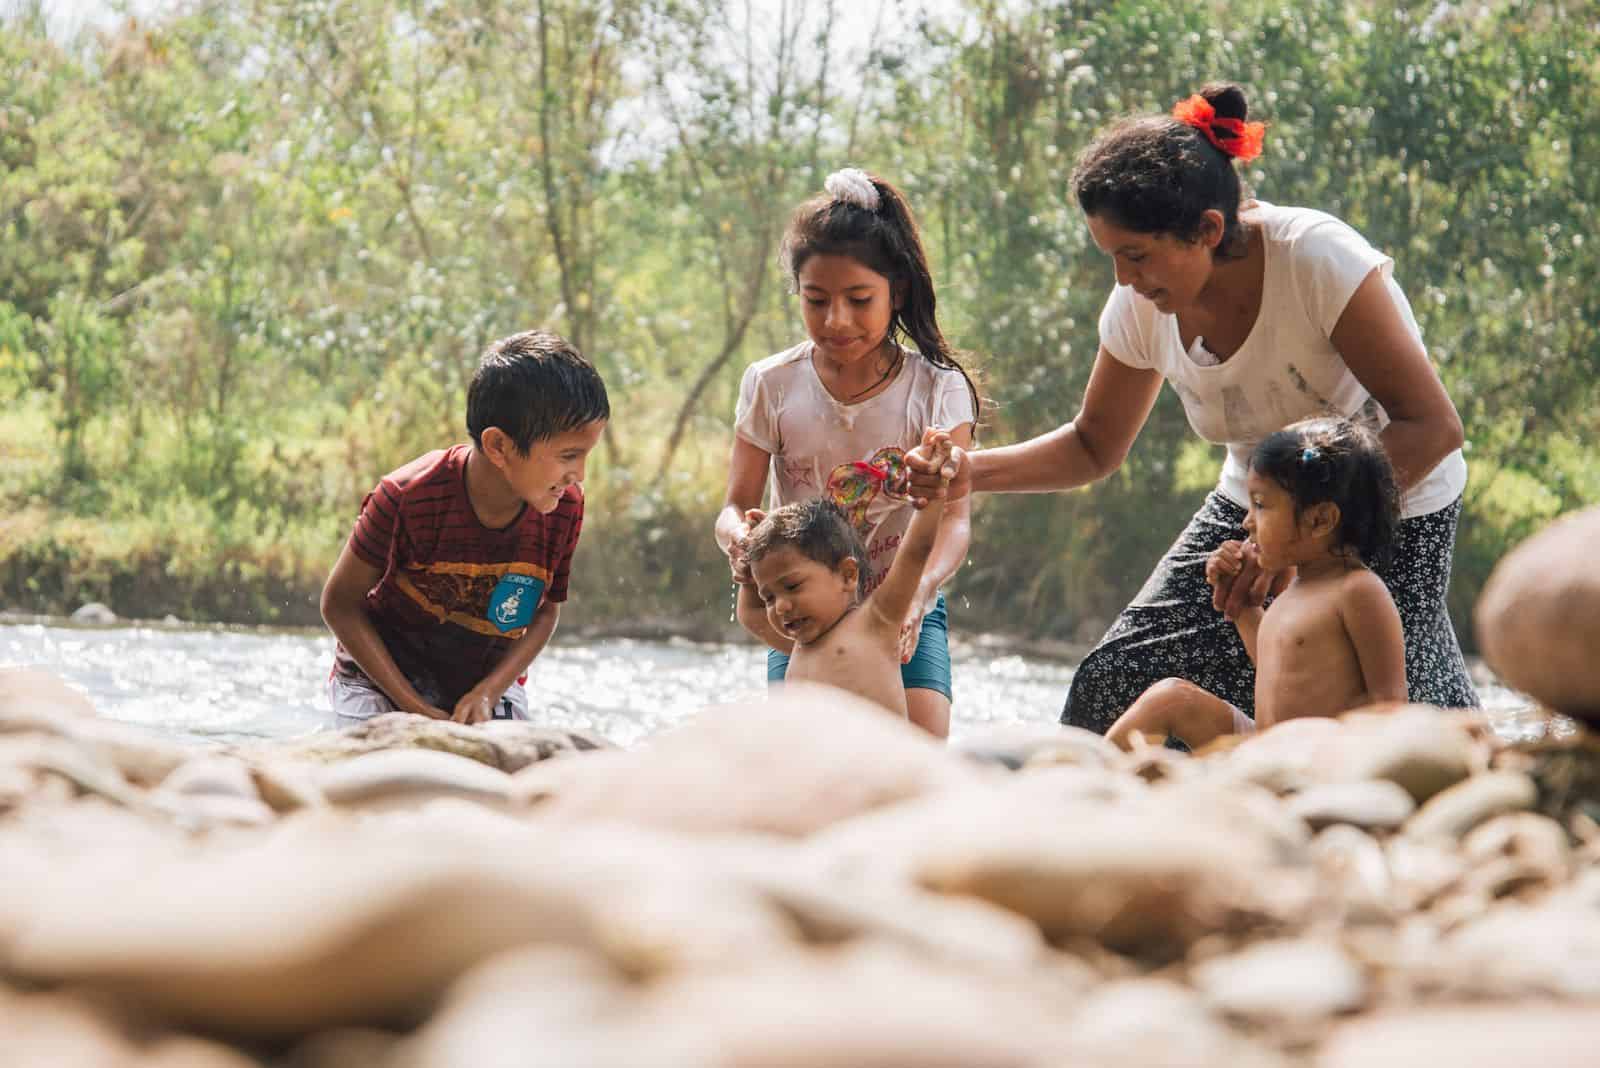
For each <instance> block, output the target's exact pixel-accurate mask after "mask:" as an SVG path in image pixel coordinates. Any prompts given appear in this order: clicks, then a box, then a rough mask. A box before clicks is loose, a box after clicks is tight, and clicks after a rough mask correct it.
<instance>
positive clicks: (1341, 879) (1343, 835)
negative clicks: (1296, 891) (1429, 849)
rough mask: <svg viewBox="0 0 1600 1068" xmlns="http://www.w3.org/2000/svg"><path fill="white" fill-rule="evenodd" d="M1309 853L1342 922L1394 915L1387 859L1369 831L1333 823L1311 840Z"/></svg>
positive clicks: (1375, 919)
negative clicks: (1335, 901) (1336, 905)
mask: <svg viewBox="0 0 1600 1068" xmlns="http://www.w3.org/2000/svg"><path fill="white" fill-rule="evenodd" d="M1408 800H1409V795H1408ZM1311 853H1312V856H1313V857H1314V858H1315V860H1316V864H1317V867H1318V869H1319V870H1320V871H1321V873H1322V875H1323V879H1322V880H1321V881H1320V884H1319V886H1320V887H1321V888H1326V889H1330V890H1332V891H1333V893H1334V896H1335V897H1336V898H1337V901H1338V904H1339V907H1340V909H1341V910H1342V915H1343V919H1344V920H1345V922H1347V923H1373V922H1382V921H1386V920H1390V919H1392V918H1393V917H1394V914H1395V909H1396V906H1397V902H1396V901H1395V900H1394V880H1393V879H1392V878H1391V877H1390V875H1389V861H1388V858H1387V857H1385V856H1384V852H1383V847H1382V846H1381V845H1379V844H1378V843H1377V841H1376V840H1375V839H1374V838H1373V837H1372V836H1371V835H1369V834H1367V833H1366V832H1365V831H1363V830H1360V829H1359V828H1357V827H1354V826H1352V825H1350V824H1347V823H1336V824H1334V825H1333V826H1331V827H1329V828H1328V829H1327V830H1325V831H1323V832H1322V833H1321V834H1319V835H1317V837H1316V838H1315V839H1313V840H1312V843H1311Z"/></svg>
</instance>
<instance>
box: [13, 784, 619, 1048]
mask: <svg viewBox="0 0 1600 1068" xmlns="http://www.w3.org/2000/svg"><path fill="white" fill-rule="evenodd" d="M536 854H537V839H534V838H516V837H511V836H506V837H503V838H501V839H498V840H492V839H478V838H473V837H469V836H462V835H460V834H454V835H451V834H445V833H439V832H434V833H428V834H424V833H421V832H420V831H419V832H415V833H411V834H409V835H386V836H383V837H382V838H379V837H377V836H373V835H370V834H365V833H363V832H362V829H361V828H360V826H359V825H357V824H354V823H352V822H351V821H348V820H338V819H336V818H335V816H334V814H327V815H318V814H311V815H309V816H306V817H301V818H299V819H297V820H296V821H295V822H294V823H293V824H291V825H280V826H279V828H278V829H277V830H276V831H274V832H272V833H269V834H268V835H266V836H263V837H260V838H253V839H252V840H251V844H249V845H248V846H247V847H243V848H237V849H234V850H231V851H229V850H222V849H219V848H211V849H207V850H201V851H197V852H194V853H192V854H188V855H184V856H182V857H179V858H156V859H153V860H151V861H150V862H146V863H141V864H140V866H139V870H138V878H136V879H128V878H124V879H122V880H120V885H118V887H117V892H116V893H111V894H108V893H106V881H105V880H104V878H103V877H99V875H100V872H101V871H102V870H103V868H104V865H103V864H101V863H99V862H96V861H94V860H93V858H85V863H81V864H80V863H75V862H73V861H71V860H70V859H67V860H64V861H62V862H59V863H56V864H54V865H52V866H51V867H50V868H48V869H46V870H44V871H35V872H34V873H33V875H32V877H31V878H29V879H28V884H27V885H20V886H19V885H15V883H14V882H13V884H12V885H10V886H9V887H8V890H9V891H10V892H11V893H12V894H15V895H17V896H18V897H19V898H22V899H25V900H26V901H27V902H28V906H27V912H28V914H27V922H26V923H23V924H20V925H18V926H17V928H16V929H15V930H14V931H13V932H12V933H11V937H10V938H9V945H8V946H7V947H6V954H5V959H6V969H7V971H8V973H10V974H11V975H14V976H16V977H18V978H20V979H23V980H25V981H31V982H37V983H46V984H65V985H71V986H74V987H78V988H81V989H84V990H86V991H89V992H97V993H103V994H105V995H107V996H109V997H112V998H114V999H116V1000H118V1001H120V1002H121V1003H123V1004H124V1005H126V1006H128V1007H129V1008H130V1010H131V1011H135V1012H140V1013H154V1014H157V1015H159V1016H162V1017H165V1018H169V1019H173V1020H175V1021H178V1022H180V1023H184V1024H187V1025H189V1026H192V1027H195V1028H197V1029H201V1030H206V1031H210V1032H213V1033H224V1034H230V1035H241V1036H259V1037H265V1038H276V1039H284V1038H293V1037H297V1036H303V1035H305V1034H308V1033H310V1032H311V1031H314V1030H317V1029H319V1028H323V1027H328V1026H335V1025H393V1024H399V1025H405V1024H414V1023H416V1022H417V1021H418V1020H419V1019H420V1018H421V1017H422V1016H423V1015H425V1013H426V1012H427V1010H428V1009H429V1008H430V1007H431V1006H432V1004H433V1003H434V1000H435V999H436V998H437V996H438V995H439V994H440V993H441V992H442V991H443V990H444V989H445V987H446V986H447V985H448V983H450V982H451V981H452V980H454V979H455V978H456V977H457V976H459V975H460V974H462V973H463V972H464V971H466V970H467V969H468V968H470V967H471V966H472V965H474V964H476V963H477V962H478V961H480V960H482V959H484V958H485V957H487V956H489V955H491V954H494V953H498V952H500V951H501V950H504V949H506V948H509V947H514V946H518V945H523V944H527V943H530V942H551V943H558V944H559V943H566V944H573V943H583V944H588V943H590V942H591V941H592V935H591V934H590V933H589V931H590V926H589V917H590V911H589V907H588V904H587V899H588V896H589V895H588V894H586V893H585V888H584V887H581V886H580V885H578V880H576V879H575V878H574V877H573V876H572V875H570V874H568V873H567V872H566V871H565V866H564V865H562V864H560V863H556V862H547V861H546V858H545V857H543V856H539V855H536ZM91 873H93V874H94V875H95V876H96V877H93V878H90V877H89V876H90V875H91Z"/></svg>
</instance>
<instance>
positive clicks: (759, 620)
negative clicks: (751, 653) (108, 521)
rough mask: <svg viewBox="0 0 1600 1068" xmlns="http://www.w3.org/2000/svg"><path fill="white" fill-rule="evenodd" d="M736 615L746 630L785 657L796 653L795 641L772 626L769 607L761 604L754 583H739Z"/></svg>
mask: <svg viewBox="0 0 1600 1068" xmlns="http://www.w3.org/2000/svg"><path fill="white" fill-rule="evenodd" d="M735 614H736V615H738V617H739V622H740V623H742V624H744V629H745V630H747V631H749V632H750V633H751V634H753V635H755V636H756V637H757V638H760V639H761V640H762V641H764V642H766V643H767V644H768V645H770V646H772V648H774V649H776V650H778V652H780V653H782V654H783V655H784V656H788V655H790V654H791V653H792V652H793V651H794V639H793V638H790V637H788V636H787V635H785V634H784V633H783V632H782V631H780V630H778V629H777V628H776V627H774V626H773V625H772V620H771V618H770V617H768V615H767V606H766V605H764V604H762V603H761V596H760V595H759V594H758V593H756V584H755V583H754V582H741V583H739V604H738V607H737V608H736V609H735Z"/></svg>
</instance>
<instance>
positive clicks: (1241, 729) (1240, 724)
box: [1228, 704, 1256, 734]
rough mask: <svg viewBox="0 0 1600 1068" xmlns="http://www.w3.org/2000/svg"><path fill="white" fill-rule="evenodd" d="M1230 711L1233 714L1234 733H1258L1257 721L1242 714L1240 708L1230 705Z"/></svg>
mask: <svg viewBox="0 0 1600 1068" xmlns="http://www.w3.org/2000/svg"><path fill="white" fill-rule="evenodd" d="M1228 711H1229V712H1232V713H1233V733H1235V734H1254V733H1255V732H1256V721H1255V720H1253V719H1251V718H1250V717H1249V716H1247V715H1245V714H1244V713H1243V712H1240V711H1239V706H1237V705H1233V704H1230V705H1228Z"/></svg>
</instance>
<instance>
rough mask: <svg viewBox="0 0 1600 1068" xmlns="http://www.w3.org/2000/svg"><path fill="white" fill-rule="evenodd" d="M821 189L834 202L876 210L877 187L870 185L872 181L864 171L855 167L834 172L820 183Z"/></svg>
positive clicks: (877, 200)
mask: <svg viewBox="0 0 1600 1068" xmlns="http://www.w3.org/2000/svg"><path fill="white" fill-rule="evenodd" d="M822 188H823V189H825V190H827V192H828V195H829V196H831V197H833V199H835V200H842V201H844V202H845V203H846V204H854V205H855V206H856V207H858V208H865V209H867V210H868V211H877V210H878V203H879V198H878V187H877V186H875V185H873V184H872V179H871V178H868V177H867V172H866V171H863V170H857V169H856V168H855V167H846V168H845V169H844V170H842V171H834V172H833V173H832V174H830V175H828V178H827V180H826V181H824V182H823V183H822Z"/></svg>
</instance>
